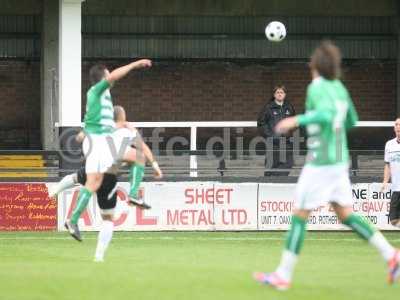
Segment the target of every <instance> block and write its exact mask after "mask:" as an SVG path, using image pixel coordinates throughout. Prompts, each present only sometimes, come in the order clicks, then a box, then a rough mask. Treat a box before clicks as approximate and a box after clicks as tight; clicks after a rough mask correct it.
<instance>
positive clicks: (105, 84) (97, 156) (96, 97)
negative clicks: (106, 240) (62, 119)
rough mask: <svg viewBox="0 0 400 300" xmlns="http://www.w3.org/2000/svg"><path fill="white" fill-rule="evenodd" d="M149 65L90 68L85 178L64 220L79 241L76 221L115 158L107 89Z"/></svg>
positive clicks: (132, 153)
mask: <svg viewBox="0 0 400 300" xmlns="http://www.w3.org/2000/svg"><path fill="white" fill-rule="evenodd" d="M151 65H152V63H151V61H150V60H147V59H142V60H138V61H135V62H132V63H130V64H128V65H125V66H123V67H120V68H117V69H115V70H113V71H112V72H111V73H110V72H109V71H108V69H107V68H106V67H105V66H103V65H95V66H93V67H92V68H91V69H90V71H89V75H90V80H91V83H92V86H91V88H90V89H89V90H88V92H87V104H86V113H85V118H84V122H85V126H84V132H85V139H84V141H83V152H84V154H85V158H86V163H85V164H86V165H85V168H86V174H87V180H86V183H85V186H84V187H83V188H82V189H81V190H80V192H79V195H78V201H77V204H76V207H75V209H74V210H73V213H72V216H71V219H70V220H67V221H66V222H65V227H66V228H67V229H68V231H69V233H70V234H71V236H72V237H74V238H75V239H77V240H80V232H79V227H78V220H79V218H80V216H81V214H82V212H83V211H84V210H85V208H86V206H87V204H88V202H89V199H90V198H91V196H92V194H93V193H95V192H96V191H97V190H98V189H99V187H100V185H101V183H102V180H103V174H104V173H105V172H106V170H107V169H108V168H109V167H110V166H111V165H112V164H113V162H114V160H115V157H113V156H114V154H115V153H112V147H111V144H112V143H113V136H112V134H113V132H114V130H115V122H114V108H113V103H112V98H111V94H110V88H111V87H112V85H113V84H114V82H116V81H118V80H120V79H121V78H123V77H124V76H126V75H127V74H128V73H129V72H130V71H132V70H136V69H141V68H148V67H151ZM118 151H119V149H118ZM129 151H130V153H126V154H127V155H128V154H129V156H130V159H132V161H131V162H134V161H135V160H136V154H137V151H136V150H135V149H131V150H129ZM118 153H119V152H118ZM131 172H132V170H131Z"/></svg>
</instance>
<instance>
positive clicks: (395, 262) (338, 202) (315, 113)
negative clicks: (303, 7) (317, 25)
mask: <svg viewBox="0 0 400 300" xmlns="http://www.w3.org/2000/svg"><path fill="white" fill-rule="evenodd" d="M310 68H311V73H312V77H313V81H312V82H311V84H310V85H309V86H308V89H307V99H306V113H305V114H303V115H298V116H296V117H290V118H287V119H285V120H282V121H281V122H280V123H278V124H277V126H276V128H275V130H276V132H278V133H280V134H283V133H286V132H288V131H290V130H291V129H294V128H295V127H297V126H306V128H307V134H308V140H307V148H308V155H307V161H306V164H305V166H304V168H303V170H302V172H301V175H300V178H299V181H298V183H297V187H296V193H295V200H294V208H295V210H294V214H293V216H292V224H291V228H290V230H289V231H288V235H287V239H286V245H285V250H284V251H283V254H282V258H281V262H280V264H279V266H278V268H277V269H276V270H275V272H273V273H269V274H266V273H254V278H255V279H256V280H257V281H259V282H261V283H264V284H267V285H269V286H271V287H273V288H275V289H278V290H286V289H288V288H289V287H290V285H291V282H292V276H293V272H294V268H295V265H296V262H297V260H298V255H299V253H300V250H301V247H302V244H303V241H304V235H305V231H306V223H307V218H308V216H309V215H310V212H311V211H312V210H313V209H315V208H317V207H319V206H321V205H325V204H326V203H327V202H330V203H331V205H332V207H333V209H334V210H335V212H336V214H337V215H338V217H339V218H340V220H341V221H342V223H343V224H345V225H347V226H349V227H350V228H352V229H353V230H354V231H355V232H356V233H358V235H359V236H360V237H361V238H363V239H365V240H367V241H368V242H369V243H370V244H371V245H372V246H374V247H375V248H376V249H377V250H378V251H379V253H380V254H381V255H382V257H383V259H384V260H385V261H386V262H387V264H388V282H389V283H390V284H392V283H394V282H395V280H396V279H397V278H398V277H399V275H400V268H399V262H400V252H399V250H396V249H395V248H393V247H392V246H391V245H390V244H389V243H388V241H387V240H386V239H385V237H384V236H383V235H382V234H381V233H380V232H379V231H377V230H376V229H375V228H374V227H372V225H371V224H370V223H368V222H367V221H365V219H363V218H362V217H361V216H359V215H357V214H355V213H354V212H353V211H352V204H353V201H352V192H351V184H350V179H349V150H348V147H347V134H346V130H348V129H350V128H351V127H353V126H354V125H355V124H356V122H357V120H358V116H357V113H356V111H355V109H354V105H353V102H352V100H351V98H350V96H349V93H348V91H347V89H346V88H345V87H344V85H343V83H342V82H341V81H340V80H339V77H340V73H341V54H340V50H339V49H338V48H337V47H336V46H335V45H333V44H332V43H331V42H323V43H322V44H321V45H320V46H319V47H318V48H317V49H316V50H315V51H314V53H313V55H312V56H311V62H310Z"/></svg>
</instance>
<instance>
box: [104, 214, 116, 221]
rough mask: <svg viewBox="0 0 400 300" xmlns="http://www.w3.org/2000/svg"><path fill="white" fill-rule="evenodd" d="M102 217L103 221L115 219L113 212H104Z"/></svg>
mask: <svg viewBox="0 0 400 300" xmlns="http://www.w3.org/2000/svg"><path fill="white" fill-rule="evenodd" d="M101 218H102V219H103V221H114V215H113V214H102V215H101Z"/></svg>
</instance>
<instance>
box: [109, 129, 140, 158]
mask: <svg viewBox="0 0 400 300" xmlns="http://www.w3.org/2000/svg"><path fill="white" fill-rule="evenodd" d="M112 137H113V140H114V146H115V150H114V151H115V152H116V160H122V159H123V157H124V155H125V153H127V152H128V151H129V150H130V149H131V147H130V146H131V145H132V143H133V140H134V139H135V137H136V132H133V131H132V130H130V129H127V128H119V129H116V130H115V131H114V132H113V134H112Z"/></svg>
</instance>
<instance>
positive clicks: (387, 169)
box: [381, 145, 391, 191]
mask: <svg viewBox="0 0 400 300" xmlns="http://www.w3.org/2000/svg"><path fill="white" fill-rule="evenodd" d="M388 151H389V149H388V148H387V145H386V146H385V158H384V160H385V166H384V168H383V182H382V189H381V191H384V190H386V188H387V186H388V184H389V180H390V175H391V174H390V162H389V152H388Z"/></svg>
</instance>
